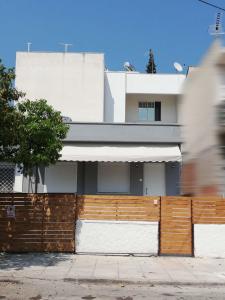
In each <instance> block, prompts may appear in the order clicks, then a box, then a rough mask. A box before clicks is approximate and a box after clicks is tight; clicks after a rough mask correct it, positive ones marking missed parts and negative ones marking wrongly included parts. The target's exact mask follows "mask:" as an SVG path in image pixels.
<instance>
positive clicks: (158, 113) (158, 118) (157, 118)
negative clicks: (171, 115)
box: [155, 102, 161, 121]
mask: <svg viewBox="0 0 225 300" xmlns="http://www.w3.org/2000/svg"><path fill="white" fill-rule="evenodd" d="M155 121H161V102H155Z"/></svg>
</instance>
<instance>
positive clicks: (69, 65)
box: [16, 52, 104, 122]
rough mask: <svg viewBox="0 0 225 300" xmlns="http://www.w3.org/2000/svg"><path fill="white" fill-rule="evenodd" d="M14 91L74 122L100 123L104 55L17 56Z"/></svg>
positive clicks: (41, 54) (102, 99)
mask: <svg viewBox="0 0 225 300" xmlns="http://www.w3.org/2000/svg"><path fill="white" fill-rule="evenodd" d="M16 87H17V88H18V89H19V90H22V91H23V92H25V93H26V98H29V99H30V100H35V99H41V98H44V99H46V100H47V101H48V103H49V104H51V105H52V106H53V107H54V108H55V109H56V110H59V111H61V112H62V115H64V116H68V117H70V118H71V119H72V120H73V121H77V122H102V121H103V118H104V55H103V54H92V53H68V52H67V53H41V52H40V53H35V52H18V53H17V55H16Z"/></svg>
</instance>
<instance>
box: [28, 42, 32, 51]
mask: <svg viewBox="0 0 225 300" xmlns="http://www.w3.org/2000/svg"><path fill="white" fill-rule="evenodd" d="M31 45H32V43H31V42H27V52H30V48H31Z"/></svg>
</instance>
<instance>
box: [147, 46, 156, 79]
mask: <svg viewBox="0 0 225 300" xmlns="http://www.w3.org/2000/svg"><path fill="white" fill-rule="evenodd" d="M146 73H153V74H155V73H156V64H155V60H154V54H153V51H152V49H150V50H149V60H148V64H147V66H146Z"/></svg>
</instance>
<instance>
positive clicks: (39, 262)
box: [0, 253, 75, 271]
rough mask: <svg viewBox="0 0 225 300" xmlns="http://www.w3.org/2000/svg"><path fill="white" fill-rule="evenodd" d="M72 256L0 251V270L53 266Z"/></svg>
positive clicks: (72, 256)
mask: <svg viewBox="0 0 225 300" xmlns="http://www.w3.org/2000/svg"><path fill="white" fill-rule="evenodd" d="M74 257H75V256H74V255H71V254H64V253H21V254H11V253H10V254H9V253H0V271H1V270H8V271H10V270H23V269H24V268H28V267H34V266H36V267H38V266H40V267H42V266H43V267H45V266H46V267H47V266H55V265H57V264H59V263H60V262H65V261H69V260H71V259H73V258H74Z"/></svg>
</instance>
